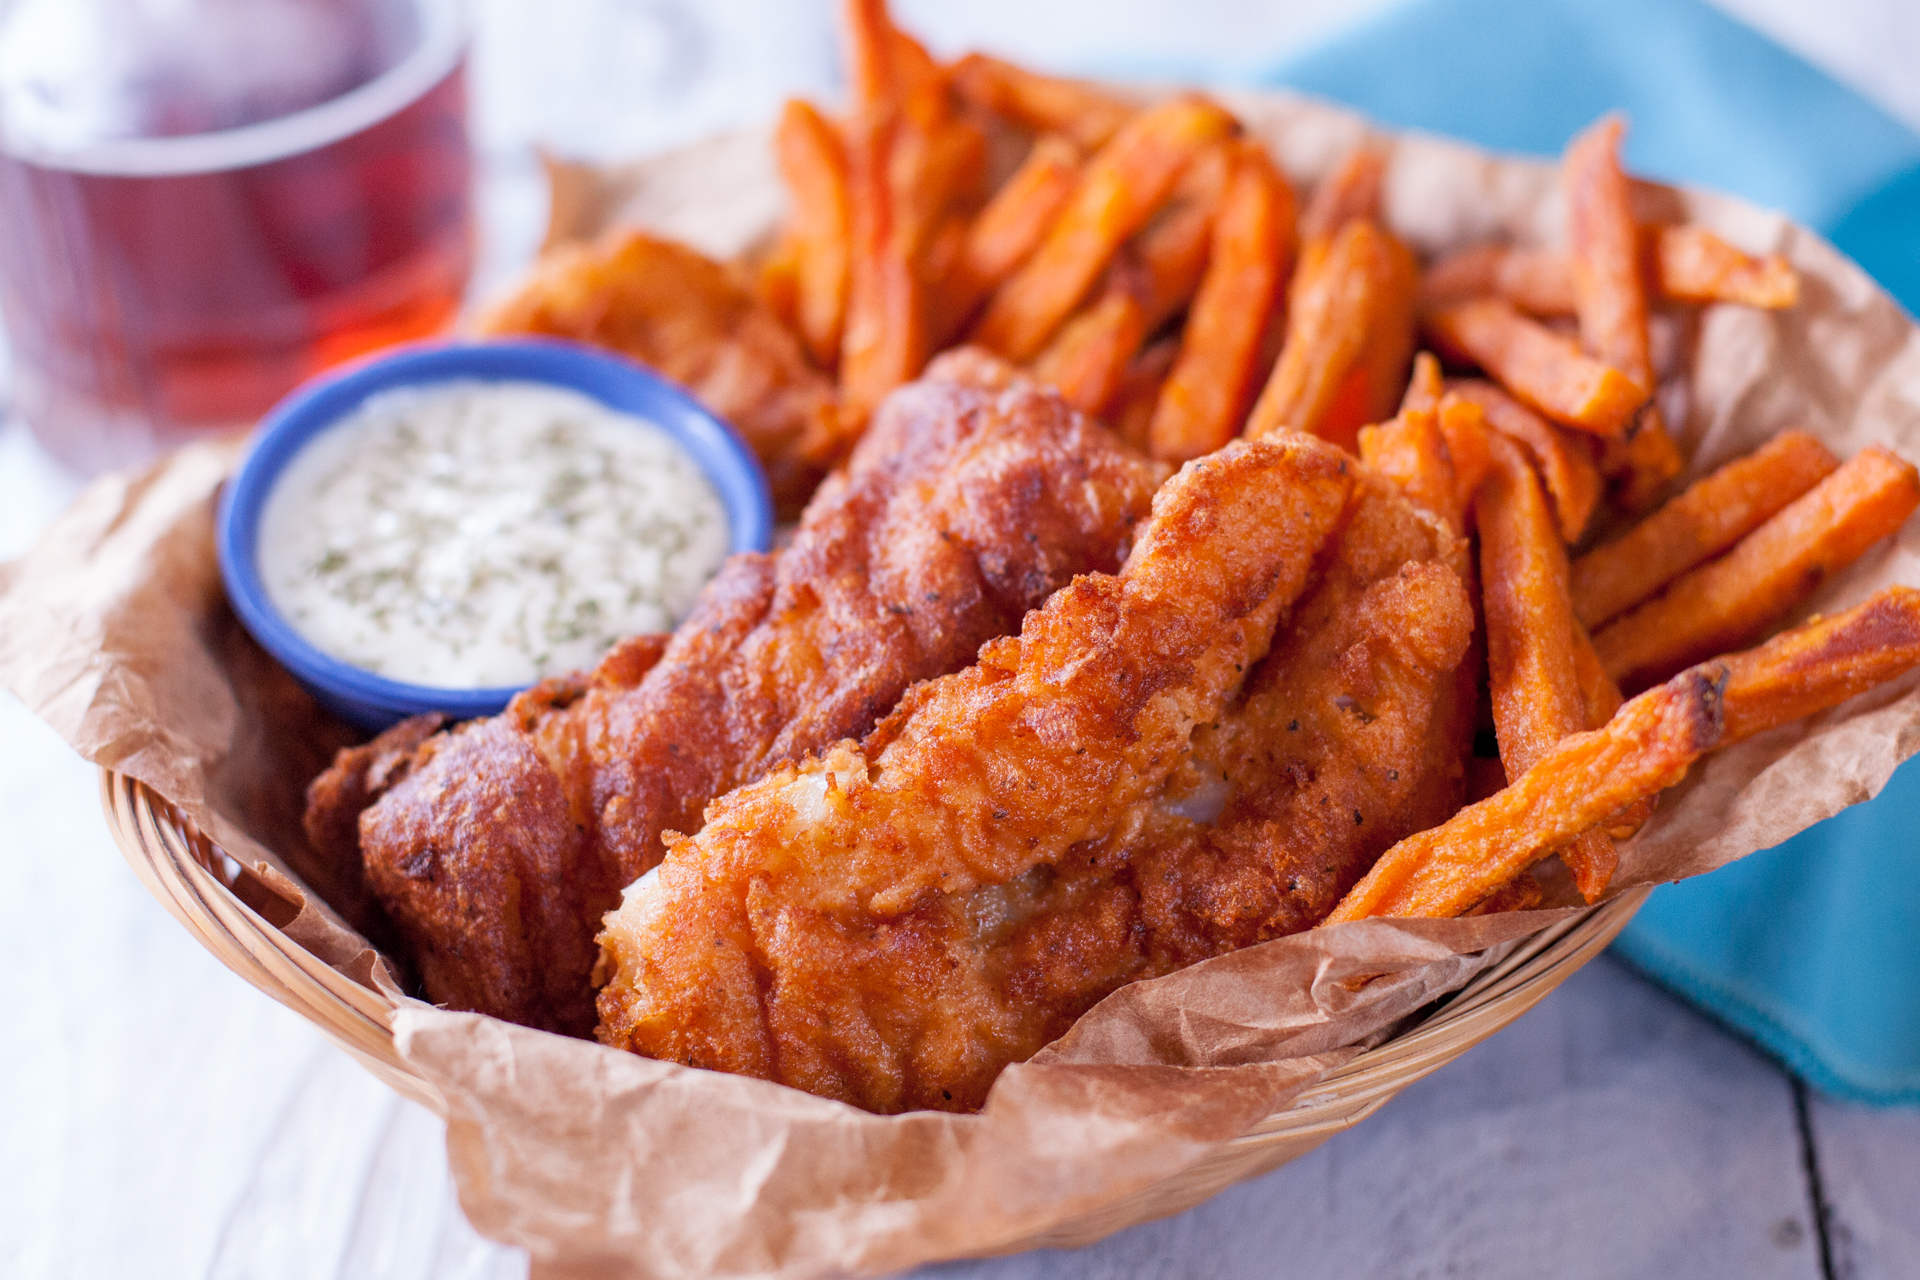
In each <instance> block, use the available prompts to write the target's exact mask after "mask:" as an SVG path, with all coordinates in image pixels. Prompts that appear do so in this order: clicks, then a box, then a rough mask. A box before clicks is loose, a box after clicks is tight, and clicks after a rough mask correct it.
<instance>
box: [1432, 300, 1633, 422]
mask: <svg viewBox="0 0 1920 1280" xmlns="http://www.w3.org/2000/svg"><path fill="white" fill-rule="evenodd" d="M1427 326H1428V328H1429V330H1430V331H1431V332H1432V333H1433V335H1434V337H1435V338H1436V339H1437V340H1438V341H1439V343H1440V345H1441V347H1442V348H1443V350H1446V351H1448V352H1450V353H1452V354H1455V355H1457V356H1459V357H1461V358H1463V359H1466V360H1471V361H1472V362H1473V363H1475V364H1477V365H1479V366H1480V367H1481V368H1482V369H1485V370H1486V371H1487V372H1488V373H1489V374H1491V375H1492V376H1493V378H1494V380H1495V381H1497V382H1499V383H1500V385H1501V386H1503V387H1505V388H1506V389H1507V390H1508V391H1510V392H1512V393H1513V394H1514V395H1515V396H1516V397H1517V398H1518V399H1519V400H1520V401H1521V402H1523V403H1524V404H1526V405H1528V406H1529V407H1531V408H1533V409H1534V410H1536V411H1537V412H1539V413H1542V414H1544V415H1546V416H1547V417H1548V418H1551V419H1552V420H1553V421H1555V422H1558V423H1561V424H1563V425H1565V426H1569V427H1578V428H1579V429H1580V430H1582V431H1588V432H1592V433H1593V434H1595V435H1601V436H1618V435H1622V434H1624V433H1625V432H1626V430H1627V428H1628V426H1629V425H1630V424H1631V423H1632V422H1633V420H1634V416H1635V415H1636V414H1637V413H1638V412H1639V411H1640V407H1641V406H1642V405H1643V404H1645V403H1646V401H1647V392H1646V390H1645V389H1644V388H1643V387H1641V385H1640V384H1639V383H1637V382H1635V381H1634V380H1633V379H1632V378H1630V377H1628V376H1627V375H1626V374H1625V373H1623V372H1621V371H1620V370H1618V369H1616V368H1614V367H1612V366H1611V365H1607V364H1603V363H1601V362H1600V361H1598V360H1595V359H1593V358H1591V357H1589V356H1588V355H1587V354H1586V353H1585V352H1583V351H1581V349H1580V347H1579V346H1578V345H1577V344H1576V343H1573V342H1571V341H1569V340H1568V339H1566V338H1563V337H1561V336H1560V335H1559V334H1557V333H1554V332H1553V331H1552V330H1551V329H1547V328H1545V327H1543V326H1542V325H1540V324H1538V323H1536V322H1535V321H1532V320H1529V319H1527V318H1526V317H1525V316H1523V315H1521V314H1520V313H1519V312H1518V311H1515V310H1514V309H1513V304H1512V303H1509V302H1503V301H1501V300H1500V299H1498V298H1481V299H1477V300H1476V301H1473V302H1463V303H1460V304H1458V305H1456V306H1451V307H1442V308H1441V309H1440V310H1438V311H1434V312H1431V313H1429V314H1428V316H1427Z"/></svg>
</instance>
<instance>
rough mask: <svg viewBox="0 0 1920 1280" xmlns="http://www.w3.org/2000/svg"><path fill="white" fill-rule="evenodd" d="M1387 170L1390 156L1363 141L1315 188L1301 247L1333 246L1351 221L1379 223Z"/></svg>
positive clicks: (1302, 228)
mask: <svg viewBox="0 0 1920 1280" xmlns="http://www.w3.org/2000/svg"><path fill="white" fill-rule="evenodd" d="M1386 170H1387V153H1386V152H1385V151H1384V150H1382V149H1381V147H1380V146H1379V145H1378V144H1376V143H1371V142H1363V143H1361V144H1360V145H1359V146H1357V147H1355V148H1354V149H1353V150H1352V151H1351V152H1349V153H1348V155H1347V158H1346V159H1345V160H1343V161H1341V162H1340V167H1339V168H1338V169H1335V170H1334V171H1333V172H1332V173H1331V174H1329V175H1328V176H1327V178H1326V180H1325V181H1323V182H1322V183H1321V184H1320V185H1319V186H1317V187H1315V188H1314V190H1313V197H1312V199H1310V200H1309V201H1308V202H1307V207H1306V209H1305V210H1303V211H1302V212H1301V214H1300V241H1301V244H1302V245H1317V246H1321V247H1323V248H1326V247H1331V246H1332V244H1333V238H1334V237H1335V236H1337V235H1339V234H1340V231H1341V228H1343V227H1345V226H1346V225H1347V224H1348V223H1349V222H1356V221H1359V220H1361V219H1365V220H1367V221H1369V222H1378V221H1380V183H1381V180H1382V178H1384V177H1385V175H1386Z"/></svg>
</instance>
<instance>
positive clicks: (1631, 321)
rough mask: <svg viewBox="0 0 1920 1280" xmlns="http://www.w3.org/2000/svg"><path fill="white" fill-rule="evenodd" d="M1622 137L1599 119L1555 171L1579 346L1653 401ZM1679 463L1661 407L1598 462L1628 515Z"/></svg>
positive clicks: (1620, 129)
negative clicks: (1561, 200) (1563, 203)
mask: <svg viewBox="0 0 1920 1280" xmlns="http://www.w3.org/2000/svg"><path fill="white" fill-rule="evenodd" d="M1625 131H1626V126H1625V125H1624V124H1623V123H1622V122H1621V121H1620V119H1619V118H1618V117H1613V118H1610V119H1606V120H1602V121H1601V122H1600V123H1599V124H1596V125H1594V126H1593V127H1592V128H1591V129H1588V130H1587V131H1586V132H1585V133H1583V134H1581V135H1580V136H1579V137H1577V138H1575V139H1574V140H1573V142H1572V143H1571V144H1569V145H1568V147H1567V152H1566V157H1565V159H1564V160H1563V161H1562V162H1561V166H1560V178H1561V187H1562V190H1563V191H1564V193H1565V195H1566V201H1567V241H1568V252H1567V258H1568V263H1569V265H1570V266H1571V268H1572V272H1573V300H1574V311H1575V314H1576V316H1577V317H1578V319H1579V323H1580V341H1581V344H1582V345H1583V346H1585V347H1586V349H1587V351H1588V353H1589V354H1591V355H1592V356H1593V357H1594V358H1595V359H1597V360H1600V361H1603V362H1604V363H1606V364H1608V365H1611V366H1612V367H1613V368H1615V369H1618V370H1619V371H1620V372H1622V373H1624V374H1626V375H1627V377H1629V378H1631V379H1632V380H1633V381H1634V383H1635V384H1636V385H1638V386H1639V387H1640V388H1641V390H1643V391H1645V392H1646V393H1647V394H1648V395H1649V396H1651V395H1652V393H1653V390H1654V376H1653V357H1652V354H1651V347H1650V345H1649V343H1648V337H1647V295H1646V287H1645V281H1644V280H1643V278H1642V275H1641V269H1640V252H1639V231H1638V228H1637V227H1635V225H1634V221H1633V209H1632V205H1631V200H1630V196H1629V189H1628V182H1627V175H1626V174H1625V172H1624V171H1622V170H1621V168H1620V138H1621V135H1622V134H1623V133H1624V132H1625ZM1684 464H1685V459H1684V458H1682V457H1681V455H1680V450H1679V448H1678V446H1676V445H1675V444H1674V442H1673V437H1672V436H1670V435H1669V434H1668V433H1667V427H1666V423H1665V422H1664V421H1662V419H1661V415H1660V410H1659V407H1658V406H1657V405H1654V404H1651V403H1649V404H1648V405H1647V406H1646V408H1645V409H1644V410H1643V411H1642V414H1641V416H1640V419H1639V420H1638V421H1637V422H1636V423H1634V424H1633V427H1632V429H1631V430H1629V431H1628V433H1627V435H1626V438H1625V440H1624V442H1620V443H1614V444H1612V445H1611V446H1610V447H1609V448H1608V449H1606V450H1605V451H1604V452H1603V453H1602V455H1601V459H1600V469H1601V472H1602V473H1603V474H1604V475H1605V476H1606V477H1607V480H1608V483H1609V485H1610V487H1611V488H1612V490H1613V492H1614V497H1615V500H1616V501H1617V502H1618V503H1619V505H1621V506H1622V507H1624V508H1626V509H1627V510H1628V511H1641V510H1644V509H1646V508H1647V507H1649V506H1651V505H1653V503H1654V502H1655V501H1656V500H1657V499H1658V498H1659V496H1660V494H1661V493H1662V492H1664V491H1665V489H1666V487H1667V482H1668V481H1670V480H1672V479H1673V477H1675V476H1677V475H1679V474H1680V471H1681V469H1682V467H1683V466H1684Z"/></svg>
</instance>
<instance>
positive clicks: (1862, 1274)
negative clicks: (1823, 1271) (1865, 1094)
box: [1808, 1094, 1920, 1280]
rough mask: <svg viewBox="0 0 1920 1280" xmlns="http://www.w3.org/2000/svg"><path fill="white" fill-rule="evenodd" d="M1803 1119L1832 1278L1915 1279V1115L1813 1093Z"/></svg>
mask: <svg viewBox="0 0 1920 1280" xmlns="http://www.w3.org/2000/svg"><path fill="white" fill-rule="evenodd" d="M1808 1120H1809V1122H1810V1127H1811V1129H1812V1131H1813V1140H1814V1147H1815V1150H1817V1151H1818V1152H1819V1168H1820V1181H1821V1185H1822V1187H1823V1189H1824V1190H1825V1192H1826V1199H1827V1206H1828V1214H1829V1217H1828V1227H1827V1231H1828V1239H1829V1241H1830V1244H1831V1248H1832V1252H1833V1277H1834V1280H1882V1277H1886V1278H1887V1280H1892V1278H1893V1277H1906V1276H1920V1111H1914V1110H1904V1109H1903V1110H1894V1109H1890V1108H1879V1107H1862V1106H1857V1105H1854V1104H1852V1103H1846V1102H1834V1101H1831V1100H1828V1099H1825V1098H1822V1097H1820V1096H1819V1095H1818V1094H1816V1095H1814V1096H1813V1097H1812V1098H1811V1099H1809V1105H1808Z"/></svg>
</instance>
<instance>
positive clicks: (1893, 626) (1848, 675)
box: [1720, 586, 1920, 746]
mask: <svg viewBox="0 0 1920 1280" xmlns="http://www.w3.org/2000/svg"><path fill="white" fill-rule="evenodd" d="M1916 665H1920V591H1916V590H1914V589H1913V588H1912V587H1903V586H1893V587H1886V588H1884V589H1882V590H1880V591H1878V592H1876V593H1875V594H1874V595H1872V596H1870V597H1868V599H1867V600H1866V602H1865V603H1863V604H1859V605H1856V606H1854V607H1853V608H1851V609H1848V610H1846V611H1845V612H1842V613H1837V614H1834V615H1833V616H1832V617H1829V618H1814V619H1811V620H1810V621H1808V622H1807V623H1805V624H1804V625H1802V626H1798V627H1795V628H1793V630H1791V631H1787V632H1783V633H1782V634H1780V635H1778V636H1775V637H1774V638H1773V639H1771V640H1769V641H1767V642H1766V643H1765V644H1763V645H1761V646H1760V647H1759V648H1757V649H1752V650H1749V651H1748V652H1746V653H1742V654H1736V655H1734V656H1733V657H1732V658H1730V659H1728V660H1727V666H1728V668H1729V675H1728V678H1727V688H1726V693H1725V695H1724V706H1725V710H1724V726H1723V728H1722V730H1721V734H1720V745H1721V746H1732V745H1733V744H1734V743H1736V742H1744V741H1745V740H1746V739H1748V738H1751V737H1753V736H1754V735H1755V734H1758V733H1765V732H1766V731H1767V730H1769V729H1772V728H1776V727H1778V726H1779V725H1783V724H1786V723H1788V722H1789V721H1792V720H1799V719H1802V718H1804V717H1806V716H1810V715H1813V714H1815V713H1816V712H1820V711H1825V710H1826V709H1827V708H1828V707H1833V706H1838V705H1839V704H1840V703H1842V702H1845V701H1846V700H1847V699H1848V698H1851V697H1854V696H1856V695H1858V694H1862V693H1865V692H1866V691H1867V690H1868V689H1871V688H1873V687H1874V686H1876V685H1880V684H1884V683H1886V682H1887V681H1888V680H1891V679H1893V678H1894V677H1895V676H1898V675H1902V674H1904V673H1905V672H1907V671H1909V670H1911V669H1912V668H1913V667H1914V666H1916Z"/></svg>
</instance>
